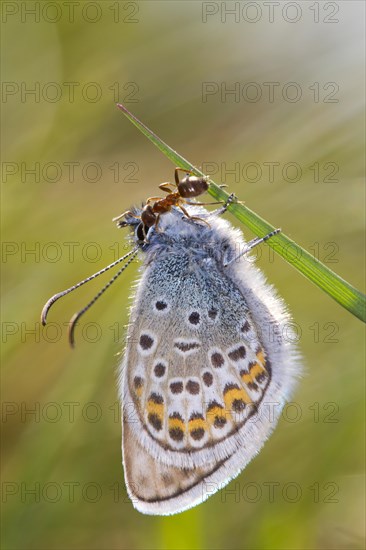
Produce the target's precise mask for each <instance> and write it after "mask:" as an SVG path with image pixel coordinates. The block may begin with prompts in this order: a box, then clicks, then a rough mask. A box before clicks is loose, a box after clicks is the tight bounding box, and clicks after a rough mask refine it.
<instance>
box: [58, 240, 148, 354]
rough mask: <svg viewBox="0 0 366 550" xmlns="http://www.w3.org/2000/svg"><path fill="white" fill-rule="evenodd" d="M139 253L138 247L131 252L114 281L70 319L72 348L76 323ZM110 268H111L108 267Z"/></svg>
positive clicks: (111, 281) (113, 278)
mask: <svg viewBox="0 0 366 550" xmlns="http://www.w3.org/2000/svg"><path fill="white" fill-rule="evenodd" d="M137 252H138V247H136V248H134V249H133V250H132V251H131V252H130V255H131V254H132V256H131V258H130V259H129V260H128V261H127V262H126V263H125V265H124V266H123V267H121V269H120V270H119V271H117V273H116V274H115V275H114V276H113V277H112V279H111V280H110V281H109V282H108V283H107V284H106V285H105V286H104V287H103V288H102V289H101V290H100V291H99V292H98V294H96V295H95V296H94V298H93V299H92V300H91V301H90V302H89V303H88V304H87V305H86V306H85V307H84V308H83V309H81V310H80V311H78V312H77V313H75V315H73V316H72V318H71V319H70V323H69V343H70V346H71V347H72V348H73V347H74V346H75V339H74V332H75V327H76V323H77V322H78V320H79V319H80V317H81V316H82V315H84V313H85V312H87V311H88V309H90V308H91V306H92V305H93V304H95V302H96V301H97V300H98V298H100V297H101V296H102V294H104V292H105V291H106V290H107V288H109V287H110V286H111V284H112V283H114V281H115V280H116V279H117V278H118V277H119V276H120V275H121V273H123V272H124V270H125V269H126V268H127V267H128V266H129V265H130V263H131V262H132V260H133V259H134V258H135V256H136V254H137ZM108 267H109V266H108Z"/></svg>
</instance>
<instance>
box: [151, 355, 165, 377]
mask: <svg viewBox="0 0 366 550" xmlns="http://www.w3.org/2000/svg"><path fill="white" fill-rule="evenodd" d="M166 370H167V364H166V362H165V361H164V360H163V359H159V360H158V361H157V362H156V363H155V365H154V375H155V376H156V378H159V379H160V378H163V377H164V376H165V374H166Z"/></svg>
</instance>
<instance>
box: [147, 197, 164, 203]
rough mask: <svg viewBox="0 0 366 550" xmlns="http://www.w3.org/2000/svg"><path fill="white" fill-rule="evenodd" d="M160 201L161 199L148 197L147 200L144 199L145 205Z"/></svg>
mask: <svg viewBox="0 0 366 550" xmlns="http://www.w3.org/2000/svg"><path fill="white" fill-rule="evenodd" d="M161 199H162V197H149V198H148V199H146V204H149V202H153V201H160V200H161Z"/></svg>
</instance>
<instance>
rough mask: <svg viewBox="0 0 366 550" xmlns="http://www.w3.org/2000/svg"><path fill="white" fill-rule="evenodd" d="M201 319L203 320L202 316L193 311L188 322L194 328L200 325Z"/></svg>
mask: <svg viewBox="0 0 366 550" xmlns="http://www.w3.org/2000/svg"><path fill="white" fill-rule="evenodd" d="M200 319H201V316H200V314H199V313H198V311H192V313H190V314H189V316H188V322H189V323H190V324H191V325H194V326H197V325H199V323H200Z"/></svg>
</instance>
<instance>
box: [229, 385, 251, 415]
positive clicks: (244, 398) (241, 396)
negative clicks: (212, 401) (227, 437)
mask: <svg viewBox="0 0 366 550" xmlns="http://www.w3.org/2000/svg"><path fill="white" fill-rule="evenodd" d="M224 401H225V406H226V408H227V410H228V411H230V412H231V413H240V412H242V411H243V410H244V409H245V406H246V405H248V404H249V403H251V402H252V400H251V398H250V397H249V395H248V394H247V392H246V391H245V390H244V389H243V388H240V387H239V386H238V385H237V384H232V383H230V384H226V386H225V388H224Z"/></svg>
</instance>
